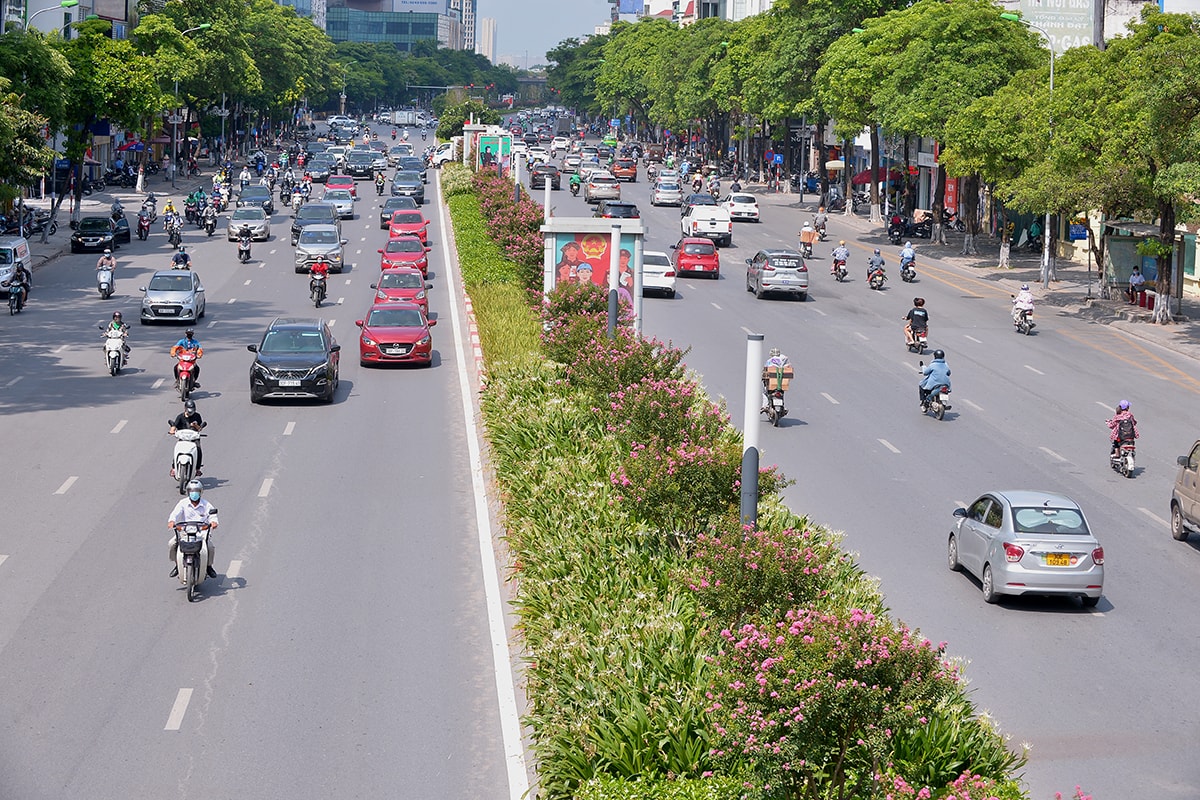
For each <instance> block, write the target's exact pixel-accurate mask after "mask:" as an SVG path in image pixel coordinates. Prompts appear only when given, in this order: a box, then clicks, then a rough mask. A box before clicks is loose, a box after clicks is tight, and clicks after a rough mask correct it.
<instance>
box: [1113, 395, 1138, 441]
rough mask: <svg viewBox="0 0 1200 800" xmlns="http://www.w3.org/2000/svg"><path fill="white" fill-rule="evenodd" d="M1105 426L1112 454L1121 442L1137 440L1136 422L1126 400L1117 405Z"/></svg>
mask: <svg viewBox="0 0 1200 800" xmlns="http://www.w3.org/2000/svg"><path fill="white" fill-rule="evenodd" d="M1105 424H1106V425H1108V438H1109V439H1110V440H1111V441H1112V450H1111V452H1112V453H1116V452H1117V448H1119V447H1120V446H1121V443H1122V442H1132V441H1133V440H1134V439H1137V438H1138V435H1139V434H1138V428H1137V420H1136V419H1134V418H1133V411H1131V410H1130V408H1129V401H1128V400H1122V401H1121V402H1119V403H1117V411H1116V413H1115V414H1114V415H1113V418H1112V419H1110V420H1108V421H1107V422H1106V423H1105Z"/></svg>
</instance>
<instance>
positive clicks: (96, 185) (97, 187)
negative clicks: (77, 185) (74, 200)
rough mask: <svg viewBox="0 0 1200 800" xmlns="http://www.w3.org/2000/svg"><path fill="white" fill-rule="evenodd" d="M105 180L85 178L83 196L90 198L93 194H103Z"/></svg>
mask: <svg viewBox="0 0 1200 800" xmlns="http://www.w3.org/2000/svg"><path fill="white" fill-rule="evenodd" d="M103 191H104V180H103V179H101V178H84V179H83V195H84V197H90V196H91V194H92V192H103Z"/></svg>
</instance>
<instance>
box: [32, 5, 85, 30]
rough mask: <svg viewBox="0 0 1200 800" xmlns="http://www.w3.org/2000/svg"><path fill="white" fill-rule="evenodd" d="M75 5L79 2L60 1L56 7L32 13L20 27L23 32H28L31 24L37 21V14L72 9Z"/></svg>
mask: <svg viewBox="0 0 1200 800" xmlns="http://www.w3.org/2000/svg"><path fill="white" fill-rule="evenodd" d="M77 5H79V0H62V2H60V3H59V4H58V5H56V6H50V7H49V8H43V9H41V10H40V11H35V12H33V13H32V14H30V15H29V18H28V19H26V20H25V21H24V22H22V23H21V27H22V28H24V29H25V30H29V26H30V25H32V24H33V21H34V20H35V19H37V16H38V15H39V14H45V13H46V12H47V11H56V10H58V9H63V8H74V7H75V6H77Z"/></svg>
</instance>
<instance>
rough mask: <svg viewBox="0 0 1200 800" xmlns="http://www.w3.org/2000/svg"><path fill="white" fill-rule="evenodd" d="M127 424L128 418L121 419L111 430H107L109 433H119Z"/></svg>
mask: <svg viewBox="0 0 1200 800" xmlns="http://www.w3.org/2000/svg"><path fill="white" fill-rule="evenodd" d="M128 424H129V420H127V419H123V420H121V421H120V422H118V423H117V424H116V425H114V426H113V429H112V430H111V431H109V433H120V432H121V431H122V430H123V429H124V428H125V426H126V425H128Z"/></svg>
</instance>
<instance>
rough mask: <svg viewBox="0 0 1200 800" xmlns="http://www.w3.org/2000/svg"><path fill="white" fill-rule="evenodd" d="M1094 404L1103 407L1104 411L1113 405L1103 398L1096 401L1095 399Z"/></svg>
mask: <svg viewBox="0 0 1200 800" xmlns="http://www.w3.org/2000/svg"><path fill="white" fill-rule="evenodd" d="M1096 405H1098V406H1100V407H1101V408H1103V409H1104V410H1105V411H1107V410H1108V409H1110V408H1112V407H1113V406H1112V405H1111V404H1109V403H1106V402H1104V401H1103V400H1097V401H1096Z"/></svg>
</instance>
